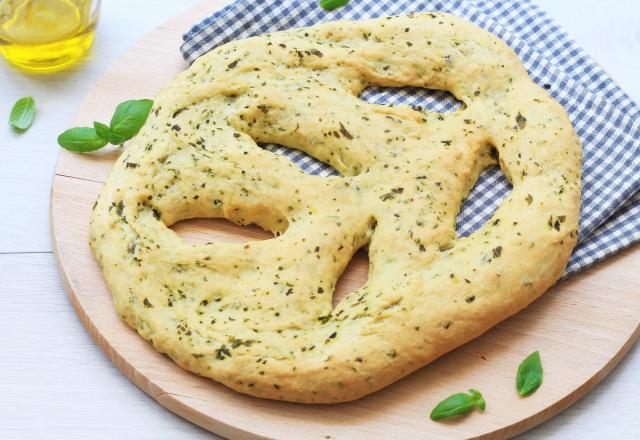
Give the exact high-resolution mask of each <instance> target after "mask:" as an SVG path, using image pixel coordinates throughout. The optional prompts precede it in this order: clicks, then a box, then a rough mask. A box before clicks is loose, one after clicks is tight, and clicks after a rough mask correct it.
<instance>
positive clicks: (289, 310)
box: [90, 13, 581, 403]
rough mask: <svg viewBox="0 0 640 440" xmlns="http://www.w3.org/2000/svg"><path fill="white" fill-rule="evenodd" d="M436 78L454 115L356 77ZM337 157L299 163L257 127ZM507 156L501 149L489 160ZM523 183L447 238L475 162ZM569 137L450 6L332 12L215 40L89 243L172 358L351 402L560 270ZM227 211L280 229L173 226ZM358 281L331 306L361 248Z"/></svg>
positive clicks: (128, 317)
mask: <svg viewBox="0 0 640 440" xmlns="http://www.w3.org/2000/svg"><path fill="white" fill-rule="evenodd" d="M371 85H378V86H384V87H401V86H415V87H426V88H432V89H441V90H447V91H449V92H450V93H452V94H453V95H454V96H455V97H456V98H457V99H459V100H460V101H462V102H463V103H464V107H463V108H462V109H461V110H459V111H456V112H452V113H447V114H439V113H433V112H426V111H425V112H421V111H416V110H413V109H411V108H409V107H407V106H397V107H388V106H381V105H374V104H370V103H367V102H364V101H363V100H361V99H360V98H359V97H358V96H359V94H360V93H361V92H362V91H363V90H364V89H365V88H367V87H369V86H371ZM269 142H270V143H278V144H283V145H285V146H288V147H291V148H296V149H299V150H302V151H305V152H307V153H308V154H310V155H312V156H314V157H315V158H317V159H319V160H321V161H323V162H326V163H327V164H330V165H332V166H333V167H334V168H335V169H337V170H338V171H339V172H340V173H341V176H334V177H319V176H312V175H308V174H305V173H304V172H303V171H302V170H300V169H299V168H298V167H297V166H296V165H294V164H292V163H291V162H290V161H289V160H288V159H286V158H285V157H282V156H278V155H276V154H274V153H272V152H269V151H267V150H264V149H262V148H260V147H259V146H258V144H257V143H269ZM496 158H497V159H496ZM496 162H498V163H499V165H500V167H501V168H502V170H503V171H504V173H505V174H506V175H507V176H508V178H509V179H510V181H511V183H512V185H513V189H512V191H511V192H510V194H509V195H508V196H507V198H506V199H505V200H504V201H503V203H502V204H501V206H500V207H499V208H498V209H497V211H496V212H495V213H494V214H493V216H492V218H491V219H490V220H489V221H488V222H487V223H486V224H485V225H484V226H482V227H481V228H480V229H479V230H477V231H476V232H474V233H473V234H471V235H470V236H468V237H465V238H456V234H455V218H456V214H457V212H458V211H459V209H460V204H461V202H462V200H463V199H464V198H465V196H466V195H467V194H468V192H469V190H470V188H471V187H472V186H473V184H474V182H475V180H476V179H477V177H478V175H479V173H480V172H481V171H482V170H483V169H484V168H486V167H487V166H490V165H492V164H495V163H496ZM580 170H581V146H580V143H579V140H578V138H577V137H576V135H575V133H574V130H573V128H572V126H571V123H570V121H569V119H568V118H567V116H566V114H565V113H564V111H563V109H562V107H561V106H560V105H559V104H558V103H556V102H555V101H554V100H553V99H552V98H551V97H550V96H549V95H548V94H547V93H546V92H545V91H544V90H543V89H541V88H540V87H538V86H537V85H536V84H534V83H533V82H532V81H531V79H530V78H529V77H528V75H527V72H526V70H525V68H524V67H523V66H522V64H521V62H520V61H519V59H518V58H517V56H516V55H515V54H514V52H513V51H512V50H511V49H510V48H509V47H508V46H507V45H506V44H504V43H503V42H502V41H500V40H499V39H498V38H496V37H495V36H493V35H491V34H490V33H488V32H486V31H484V30H482V29H480V28H478V27H477V26H475V25H473V24H471V23H469V22H467V21H465V20H462V19H460V18H457V17H455V16H452V15H447V14H432V13H425V14H414V15H407V16H400V17H385V18H380V19H375V20H367V21H338V22H329V23H324V24H320V25H317V26H314V27H310V28H302V29H292V30H288V31H284V32H277V33H273V34H269V35H263V36H259V37H254V38H248V39H246V40H240V41H234V42H231V43H228V44H225V45H224V46H221V47H218V48H217V49H215V50H213V51H212V52H210V53H208V54H206V55H204V56H203V57H201V58H200V59H198V60H197V61H196V62H195V63H194V64H193V65H192V66H191V67H190V68H189V69H188V70H186V71H185V72H183V73H181V74H179V75H178V76H177V77H176V78H175V79H174V80H172V81H171V82H170V83H169V84H168V85H167V86H166V87H165V88H164V89H163V90H162V91H161V92H160V93H159V94H158V96H157V97H156V99H155V105H154V109H153V110H152V113H151V115H150V117H149V119H148V121H147V123H146V124H145V126H144V128H143V129H142V131H141V132H140V134H139V135H138V136H137V137H136V138H135V139H134V140H133V141H132V143H131V145H130V147H129V148H128V149H127V150H126V151H125V152H124V153H123V154H122V155H121V157H120V158H119V160H118V161H117V163H116V165H115V167H114V169H113V171H112V173H111V175H110V177H109V178H108V180H107V182H106V184H105V186H104V189H103V190H102V193H101V195H100V197H99V199H98V201H97V203H96V205H95V208H94V211H93V217H92V221H91V228H90V240H91V246H92V248H93V250H94V253H95V256H96V258H97V260H98V261H99V262H100V264H101V266H102V269H103V271H104V276H105V279H106V281H107V283H108V285H109V288H110V290H111V292H112V293H113V300H114V304H115V307H116V309H117V311H118V313H119V314H120V315H121V316H122V318H123V319H124V320H125V321H126V322H127V323H128V324H129V325H130V326H131V327H133V328H134V329H136V330H137V332H138V333H139V334H140V335H141V336H142V337H143V338H145V339H146V340H148V341H149V342H151V343H152V344H153V346H154V347H155V348H156V349H157V350H158V351H160V352H162V353H166V354H167V355H169V356H170V357H171V358H172V359H173V360H174V361H175V362H177V363H178V364H179V365H180V366H182V367H183V368H185V369H187V370H189V371H192V372H194V373H197V374H199V375H202V376H206V377H209V378H211V379H213V380H215V381H218V382H220V383H222V384H224V385H226V386H228V387H231V388H233V389H234V390H236V391H239V392H241V393H246V394H251V395H253V396H259V397H263V398H268V399H280V400H287V401H294V402H305V403H334V402H343V401H349V400H352V399H357V398H359V397H361V396H364V395H366V394H368V393H371V392H374V391H376V390H378V389H380V388H382V387H385V386H387V385H389V384H391V383H393V382H394V381H396V380H398V379H400V378H401V377H403V376H405V375H407V374H409V373H411V372H413V371H415V370H416V369H418V368H421V367H423V366H425V365H426V364H428V363H429V362H431V361H433V360H434V359H436V358H437V357H439V356H441V355H442V354H444V353H446V352H448V351H450V350H453V349H454V348H456V347H457V346H459V345H461V344H463V343H465V342H467V341H469V340H471V339H473V338H475V337H477V336H479V335H481V334H482V333H483V332H485V331H486V330H487V329H489V328H491V327H492V326H493V325H495V324H496V323H498V322H500V321H501V320H503V319H505V318H507V317H509V316H511V315H513V314H514V313H516V312H518V311H519V310H521V309H522V308H524V307H526V306H527V305H528V304H529V303H531V302H532V301H533V300H535V299H536V298H537V297H538V296H540V295H541V294H542V293H543V292H544V291H545V290H547V289H548V288H549V286H551V285H552V284H554V283H555V282H556V281H557V280H558V278H559V277H560V276H561V275H562V273H563V271H564V268H565V265H566V263H567V260H568V258H569V255H570V254H571V251H572V249H573V247H574V245H575V243H576V239H577V228H578V215H579V201H580ZM195 217H224V218H227V219H229V220H231V221H233V222H236V223H239V224H257V225H259V226H261V227H262V228H264V229H266V230H269V231H272V232H274V233H275V234H276V237H274V238H273V239H271V240H266V241H258V242H249V243H241V244H231V243H212V244H207V245H205V244H202V245H192V244H188V243H186V242H184V241H183V240H182V239H181V238H180V237H179V236H178V235H177V234H176V233H174V232H173V231H172V230H171V229H170V228H169V226H170V225H172V224H174V223H176V222H178V221H180V220H183V219H189V218H195ZM365 245H368V246H369V258H370V271H369V278H368V280H367V282H366V284H365V285H364V286H362V287H361V288H359V289H358V290H356V291H353V292H351V293H350V294H349V295H348V296H346V297H345V298H344V299H343V300H342V301H341V302H340V303H339V304H338V305H337V306H336V308H335V309H334V308H333V307H332V293H333V291H334V287H335V285H336V281H337V279H338V278H339V277H340V274H341V273H342V271H343V270H344V268H345V267H346V266H347V264H348V263H349V261H350V259H351V257H352V256H353V254H354V253H355V252H356V251H357V250H358V249H359V248H361V247H363V246H365Z"/></svg>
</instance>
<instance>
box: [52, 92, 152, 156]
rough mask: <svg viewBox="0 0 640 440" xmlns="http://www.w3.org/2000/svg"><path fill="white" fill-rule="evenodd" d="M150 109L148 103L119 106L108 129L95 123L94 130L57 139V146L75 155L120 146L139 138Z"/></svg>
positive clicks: (79, 130) (75, 131) (72, 132)
mask: <svg viewBox="0 0 640 440" xmlns="http://www.w3.org/2000/svg"><path fill="white" fill-rule="evenodd" d="M152 107H153V101H152V100H150V99H134V100H130V101H125V102H121V103H120V104H118V106H117V107H116V111H115V112H114V114H113V116H112V117H111V122H110V123H109V125H106V124H103V123H101V122H97V121H95V122H94V123H93V127H76V128H71V129H69V130H67V131H65V132H64V133H62V134H61V135H60V136H58V144H60V146H61V147H63V148H66V149H67V150H70V151H75V152H77V153H88V152H90V151H95V150H99V149H100V148H102V147H104V146H105V145H107V144H112V145H122V144H123V143H124V142H126V141H128V140H129V139H131V138H132V137H134V136H135V135H136V134H138V132H139V131H140V129H141V128H142V126H143V125H144V123H145V122H146V121H147V118H148V117H149V112H150V111H151V108H152Z"/></svg>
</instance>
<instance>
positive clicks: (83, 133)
mask: <svg viewBox="0 0 640 440" xmlns="http://www.w3.org/2000/svg"><path fill="white" fill-rule="evenodd" d="M58 144H60V146H61V147H62V148H66V149H67V150H69V151H75V152H78V153H87V152H89V151H95V150H99V149H100V148H102V147H104V146H105V145H107V140H106V139H103V138H101V137H100V136H98V133H96V130H95V128H91V127H76V128H71V129H69V130H67V131H65V132H64V133H62V134H61V135H60V136H58Z"/></svg>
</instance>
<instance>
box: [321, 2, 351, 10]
mask: <svg viewBox="0 0 640 440" xmlns="http://www.w3.org/2000/svg"><path fill="white" fill-rule="evenodd" d="M347 3H349V0H320V7H321V8H322V9H326V10H327V11H333V10H334V9H337V8H339V7H341V6H344V5H346V4H347Z"/></svg>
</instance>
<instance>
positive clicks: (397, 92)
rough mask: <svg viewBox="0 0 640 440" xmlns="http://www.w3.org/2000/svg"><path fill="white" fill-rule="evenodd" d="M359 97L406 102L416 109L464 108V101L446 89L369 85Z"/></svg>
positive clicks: (444, 110) (373, 101) (378, 101)
mask: <svg viewBox="0 0 640 440" xmlns="http://www.w3.org/2000/svg"><path fill="white" fill-rule="evenodd" d="M360 99H362V100H364V101H366V102H369V103H371V104H380V105H390V104H391V105H399V104H406V105H408V106H410V107H412V108H413V109H414V110H418V111H430V112H435V113H453V112H457V111H460V110H464V108H465V106H464V103H463V102H462V101H460V100H458V99H456V97H455V96H453V95H452V94H451V93H449V92H447V91H446V90H433V89H425V88H422V87H380V86H370V87H367V88H366V89H364V91H363V92H362V93H361V94H360Z"/></svg>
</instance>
